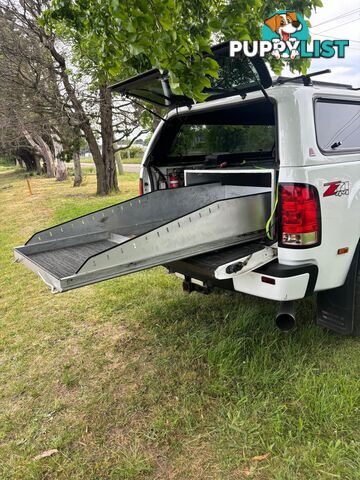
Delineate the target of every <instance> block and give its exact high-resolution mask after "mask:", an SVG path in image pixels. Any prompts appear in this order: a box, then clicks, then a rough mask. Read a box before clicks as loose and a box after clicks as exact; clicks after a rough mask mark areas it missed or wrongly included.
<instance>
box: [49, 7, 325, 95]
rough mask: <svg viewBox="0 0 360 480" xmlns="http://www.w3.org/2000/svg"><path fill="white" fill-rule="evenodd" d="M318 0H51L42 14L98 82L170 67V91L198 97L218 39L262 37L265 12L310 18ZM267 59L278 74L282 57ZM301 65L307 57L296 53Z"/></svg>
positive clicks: (210, 72)
mask: <svg viewBox="0 0 360 480" xmlns="http://www.w3.org/2000/svg"><path fill="white" fill-rule="evenodd" d="M321 6H322V3H321V0H279V1H278V0H276V1H275V0H270V1H266V2H265V1H261V0H215V1H214V0H180V1H176V0H128V1H126V2H123V1H121V0H112V1H105V0H104V1H97V0H89V1H87V2H84V1H83V0H53V2H52V7H51V9H49V10H48V11H47V12H45V15H44V17H43V22H44V25H47V26H48V27H50V28H55V29H56V30H57V31H58V32H59V33H60V35H66V36H68V37H69V38H71V39H72V41H73V42H74V45H75V48H76V51H77V55H78V59H81V64H82V66H83V68H85V69H87V70H88V71H91V70H92V71H94V70H95V71H96V77H97V80H98V81H100V82H102V83H104V81H108V80H109V79H111V78H124V77H126V76H128V75H129V74H131V73H134V72H139V71H143V70H144V69H146V68H150V67H157V68H159V69H160V70H166V71H168V72H169V77H170V83H171V87H172V89H173V90H174V91H175V93H177V94H185V95H188V96H190V97H191V98H194V99H196V100H198V101H201V100H203V99H204V97H205V96H204V94H203V89H204V87H209V86H210V79H209V77H216V76H217V72H218V64H217V63H216V62H215V61H214V60H213V59H212V58H210V57H208V56H204V53H206V52H209V49H210V46H211V44H212V43H214V38H215V39H216V40H229V39H238V40H246V39H247V40H251V39H260V36H261V33H260V32H261V26H262V23H263V21H264V18H267V17H268V16H269V15H270V14H271V13H272V12H273V11H275V10H278V9H288V10H292V9H293V10H296V11H299V12H301V13H302V14H303V15H304V16H305V18H307V19H309V18H310V16H311V12H312V9H313V8H316V7H321ZM269 61H270V62H271V63H272V64H273V66H274V68H275V69H276V70H277V72H279V71H281V69H282V67H283V65H284V64H283V62H281V61H276V62H275V60H274V59H272V58H270V59H269ZM291 66H292V68H293V69H294V70H300V71H306V69H307V67H308V66H309V61H308V60H302V59H296V60H294V61H293V62H292V64H291Z"/></svg>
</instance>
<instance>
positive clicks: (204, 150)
mask: <svg viewBox="0 0 360 480" xmlns="http://www.w3.org/2000/svg"><path fill="white" fill-rule="evenodd" d="M274 142H275V131H274V127H273V126H271V125H183V127H182V128H181V130H180V132H179V134H178V136H177V138H176V140H175V143H174V147H173V149H172V152H171V153H172V154H173V155H189V154H206V155H208V154H212V153H220V152H222V153H225V152H228V153H235V152H237V153H243V152H258V151H271V150H272V148H273V145H274Z"/></svg>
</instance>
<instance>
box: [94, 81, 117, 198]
mask: <svg viewBox="0 0 360 480" xmlns="http://www.w3.org/2000/svg"><path fill="white" fill-rule="evenodd" d="M99 91H100V121H101V140H102V157H103V163H104V165H105V194H109V193H110V192H116V191H119V185H118V179H117V175H116V163H115V152H114V136H113V118H112V102H111V92H110V90H109V89H108V88H107V86H106V85H105V86H102V87H100V89H99Z"/></svg>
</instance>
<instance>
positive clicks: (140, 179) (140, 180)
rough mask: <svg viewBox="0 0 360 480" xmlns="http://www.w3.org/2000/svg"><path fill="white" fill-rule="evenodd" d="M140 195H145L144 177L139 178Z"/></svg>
mask: <svg viewBox="0 0 360 480" xmlns="http://www.w3.org/2000/svg"><path fill="white" fill-rule="evenodd" d="M139 195H140V196H141V195H144V184H143V181H142V178H139Z"/></svg>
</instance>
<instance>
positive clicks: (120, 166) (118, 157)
mask: <svg viewBox="0 0 360 480" xmlns="http://www.w3.org/2000/svg"><path fill="white" fill-rule="evenodd" d="M115 160H116V166H117V171H118V174H119V175H124V166H123V164H122V161H121V153H120V152H116V153H115Z"/></svg>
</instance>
